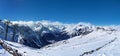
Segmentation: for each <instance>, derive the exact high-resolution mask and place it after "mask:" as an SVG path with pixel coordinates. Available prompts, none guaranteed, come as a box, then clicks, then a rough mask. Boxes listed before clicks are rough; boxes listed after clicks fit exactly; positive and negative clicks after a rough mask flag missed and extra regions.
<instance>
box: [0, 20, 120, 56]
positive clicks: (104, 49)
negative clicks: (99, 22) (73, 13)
mask: <svg viewBox="0 0 120 56" xmlns="http://www.w3.org/2000/svg"><path fill="white" fill-rule="evenodd" d="M14 23H19V22H14ZM36 23H37V26H36ZM36 23H34V22H32V23H31V25H32V26H31V25H27V24H30V22H29V23H28V22H24V23H22V24H20V23H19V24H20V26H22V27H25V26H23V25H27V26H29V27H30V28H29V27H28V28H24V29H22V27H21V30H26V29H29V30H28V32H26V31H23V33H24V34H25V35H24V34H23V33H22V34H21V35H20V37H21V38H22V39H23V38H26V40H27V41H28V42H29V41H30V40H31V39H34V38H36V39H37V40H35V43H37V44H38V43H39V45H41V42H42V41H41V40H39V39H38V38H39V37H41V36H42V35H44V36H46V37H45V38H43V39H44V41H45V42H49V43H50V44H49V45H48V44H46V43H44V42H42V44H45V46H43V47H41V48H39V49H36V48H33V46H29V45H27V46H26V45H24V44H19V43H16V42H10V41H6V42H5V43H6V44H7V45H8V46H10V47H12V48H14V49H17V50H18V52H19V53H21V54H22V55H23V56H119V55H120V52H119V51H120V31H119V27H118V26H116V27H115V26H94V25H91V24H85V23H82V24H81V23H79V24H62V23H58V24H57V23H56V24H57V26H56V25H55V22H53V23H52V22H43V21H42V23H41V22H36ZM49 23H50V24H49ZM41 24H42V25H41ZM29 31H30V32H29ZM29 34H34V35H32V36H35V37H31V35H29ZM39 34H42V35H39ZM36 35H37V36H39V37H37V36H36ZM23 36H24V37H23ZM49 36H50V37H51V38H47V37H49ZM30 37H31V39H30ZM53 37H54V38H53ZM63 37H64V38H66V37H67V38H66V39H64V38H63ZM43 39H42V40H43ZM59 39H60V40H59ZM39 41H40V42H39ZM23 42H24V41H23ZM24 43H25V42H24ZM25 44H26V43H25ZM29 44H31V43H29ZM31 45H33V44H31ZM4 52H5V51H4V50H3V51H1V54H2V55H8V56H11V55H9V54H8V53H4Z"/></svg>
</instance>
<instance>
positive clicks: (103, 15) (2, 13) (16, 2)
mask: <svg viewBox="0 0 120 56" xmlns="http://www.w3.org/2000/svg"><path fill="white" fill-rule="evenodd" d="M0 19H9V20H26V21H29V20H33V21H37V20H50V21H60V22H63V23H78V22H90V23H92V24H96V25H112V24H115V25H117V24H120V0H0Z"/></svg>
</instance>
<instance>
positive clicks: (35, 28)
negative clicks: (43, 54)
mask: <svg viewBox="0 0 120 56" xmlns="http://www.w3.org/2000/svg"><path fill="white" fill-rule="evenodd" d="M12 23H14V22H12ZM16 24H17V28H16V33H15V38H16V39H15V41H17V42H19V43H21V44H24V45H26V46H30V47H34V48H41V47H43V46H46V45H48V44H52V43H56V42H58V41H61V40H67V39H69V38H72V37H75V36H80V35H81V36H83V35H87V34H89V33H91V32H93V31H96V30H101V29H103V31H110V30H111V31H114V30H113V29H111V28H110V29H108V28H104V27H95V26H93V25H90V24H87V25H86V24H74V25H71V24H69V25H61V24H60V25H59V24H58V25H55V24H52V23H51V24H49V23H44V22H42V23H41V22H32V23H24V24H23V23H22V24H20V23H16ZM30 24H31V25H30ZM4 25H5V24H4V22H1V23H0V33H1V34H0V36H1V38H4V30H5V27H4ZM13 29H14V27H13V25H12V24H11V25H9V31H8V39H11V36H12V35H13Z"/></svg>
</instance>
